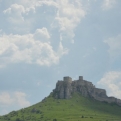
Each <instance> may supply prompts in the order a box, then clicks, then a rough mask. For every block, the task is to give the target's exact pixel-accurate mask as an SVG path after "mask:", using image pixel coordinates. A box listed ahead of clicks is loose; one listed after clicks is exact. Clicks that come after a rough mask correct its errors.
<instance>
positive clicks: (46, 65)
mask: <svg viewBox="0 0 121 121" xmlns="http://www.w3.org/2000/svg"><path fill="white" fill-rule="evenodd" d="M120 6H121V0H0V115H4V114H7V113H9V112H11V111H13V110H19V109H21V108H25V107H28V106H30V105H33V104H35V103H37V102H40V101H41V100H42V99H43V98H44V97H46V96H48V95H49V94H50V93H51V92H52V91H53V89H54V88H55V86H56V82H57V80H63V77H64V76H70V77H72V79H73V80H77V79H78V77H79V76H83V78H84V79H85V80H87V81H91V82H92V83H93V84H94V85H96V87H98V88H103V89H105V90H106V91H107V95H108V96H115V97H117V98H119V99H121V7H120Z"/></svg>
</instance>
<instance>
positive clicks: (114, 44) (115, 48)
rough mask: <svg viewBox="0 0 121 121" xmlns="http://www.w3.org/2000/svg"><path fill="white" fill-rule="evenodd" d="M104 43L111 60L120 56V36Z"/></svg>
mask: <svg viewBox="0 0 121 121" xmlns="http://www.w3.org/2000/svg"><path fill="white" fill-rule="evenodd" d="M104 42H105V43H106V44H108V46H109V49H108V52H109V54H110V56H111V58H112V59H114V58H118V57H120V56H121V34H120V35H118V36H117V37H113V38H109V39H107V40H105V41H104Z"/></svg>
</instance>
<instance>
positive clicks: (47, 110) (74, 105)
mask: <svg viewBox="0 0 121 121" xmlns="http://www.w3.org/2000/svg"><path fill="white" fill-rule="evenodd" d="M0 121H121V107H119V106H117V105H116V104H108V103H104V102H99V101H96V100H93V99H90V98H85V97H83V96H81V95H80V94H77V93H76V94H73V97H72V98H71V99H67V100H65V99H54V98H53V97H52V96H51V95H50V96H49V97H47V98H46V99H44V100H43V101H42V102H40V103H37V104H35V105H33V106H31V107H28V108H24V109H21V110H19V111H12V112H10V113H9V114H8V115H4V116H1V117H0Z"/></svg>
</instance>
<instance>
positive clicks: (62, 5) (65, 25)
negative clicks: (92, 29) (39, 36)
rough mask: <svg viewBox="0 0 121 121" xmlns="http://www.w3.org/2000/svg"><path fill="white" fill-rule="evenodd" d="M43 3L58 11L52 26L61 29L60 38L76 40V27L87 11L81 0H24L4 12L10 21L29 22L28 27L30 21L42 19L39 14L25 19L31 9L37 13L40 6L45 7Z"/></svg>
mask: <svg viewBox="0 0 121 121" xmlns="http://www.w3.org/2000/svg"><path fill="white" fill-rule="evenodd" d="M43 5H45V6H51V7H54V8H55V10H56V12H55V13H54V14H55V15H53V20H54V22H53V21H52V23H51V27H52V28H53V27H56V28H58V29H59V32H60V39H61V40H67V39H68V40H71V41H72V42H74V40H73V38H74V36H75V34H74V29H75V28H76V26H77V25H78V24H79V23H80V21H81V19H82V18H83V17H84V16H85V15H86V12H85V10H84V9H83V6H82V4H81V1H80V0H75V1H73V2H72V1H70V0H57V1H54V0H49V1H47V0H43V1H38V0H34V1H28V0H26V1H25V0H24V1H23V0H22V1H16V4H12V5H11V6H10V7H9V8H8V9H6V10H4V11H3V12H4V14H6V15H8V20H9V22H11V23H13V24H21V23H22V24H24V23H26V25H27V24H28V27H30V23H32V22H34V21H36V19H40V18H39V14H38V18H36V19H34V18H31V19H27V20H26V21H25V18H26V17H27V16H28V13H29V12H30V11H33V13H36V12H37V10H38V8H41V7H43ZM39 13H40V12H39ZM45 16H46V14H45ZM48 19H49V18H48ZM23 22H24V23H23ZM24 25H25V24H24ZM26 25H25V26H26Z"/></svg>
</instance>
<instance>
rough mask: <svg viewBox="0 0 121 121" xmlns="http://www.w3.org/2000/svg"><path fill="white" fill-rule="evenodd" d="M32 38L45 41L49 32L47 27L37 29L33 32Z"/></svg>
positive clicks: (48, 36) (48, 37)
mask: <svg viewBox="0 0 121 121" xmlns="http://www.w3.org/2000/svg"><path fill="white" fill-rule="evenodd" d="M34 38H35V39H36V40H41V41H43V42H45V41H46V40H48V39H50V34H49V32H48V30H47V28H45V27H43V28H42V29H37V30H36V32H35V34H34Z"/></svg>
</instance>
